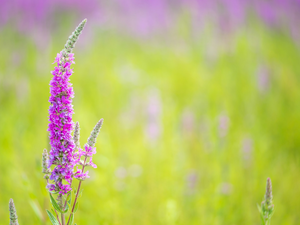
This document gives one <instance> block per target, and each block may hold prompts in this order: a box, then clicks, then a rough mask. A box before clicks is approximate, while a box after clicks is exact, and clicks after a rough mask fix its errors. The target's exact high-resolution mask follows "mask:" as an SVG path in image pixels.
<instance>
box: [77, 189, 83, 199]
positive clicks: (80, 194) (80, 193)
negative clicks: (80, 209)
mask: <svg viewBox="0 0 300 225" xmlns="http://www.w3.org/2000/svg"><path fill="white" fill-rule="evenodd" d="M82 192H83V189H81V191H80V192H79V195H78V197H79V198H80V197H81V196H82Z"/></svg>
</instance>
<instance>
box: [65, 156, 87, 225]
mask: <svg viewBox="0 0 300 225" xmlns="http://www.w3.org/2000/svg"><path fill="white" fill-rule="evenodd" d="M87 158H88V157H87V156H86V157H85V159H84V163H83V166H82V170H81V173H83V171H84V167H85V163H86V160H87ZM81 182H82V181H79V184H78V188H77V192H76V196H75V200H74V203H73V207H72V211H71V213H70V216H69V219H68V222H67V225H69V222H70V218H71V215H72V214H73V212H74V209H75V204H76V202H77V198H78V194H79V191H80V187H81Z"/></svg>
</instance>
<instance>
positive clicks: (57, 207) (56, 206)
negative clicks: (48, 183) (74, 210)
mask: <svg viewBox="0 0 300 225" xmlns="http://www.w3.org/2000/svg"><path fill="white" fill-rule="evenodd" d="M50 202H51V204H52V206H53V208H54V209H55V210H57V211H58V212H60V213H62V210H61V209H60V207H59V205H58V204H57V202H56V201H55V199H54V198H53V196H52V195H51V194H50Z"/></svg>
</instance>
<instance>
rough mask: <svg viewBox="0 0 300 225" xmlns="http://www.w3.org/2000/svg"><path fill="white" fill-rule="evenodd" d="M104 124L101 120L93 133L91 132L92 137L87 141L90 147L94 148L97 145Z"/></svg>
mask: <svg viewBox="0 0 300 225" xmlns="http://www.w3.org/2000/svg"><path fill="white" fill-rule="evenodd" d="M102 124H103V119H100V120H99V122H98V123H97V124H96V126H95V127H94V129H93V131H92V132H91V135H90V137H89V138H88V140H87V144H88V145H89V146H90V147H94V145H95V143H96V139H97V136H98V134H99V132H100V129H101V127H102Z"/></svg>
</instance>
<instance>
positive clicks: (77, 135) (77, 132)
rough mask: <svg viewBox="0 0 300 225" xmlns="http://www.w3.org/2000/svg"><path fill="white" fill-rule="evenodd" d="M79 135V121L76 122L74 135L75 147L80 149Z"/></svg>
mask: <svg viewBox="0 0 300 225" xmlns="http://www.w3.org/2000/svg"><path fill="white" fill-rule="evenodd" d="M79 137H80V127H79V122H76V124H75V129H74V135H73V140H74V144H75V149H78V148H79V147H80V143H79Z"/></svg>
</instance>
